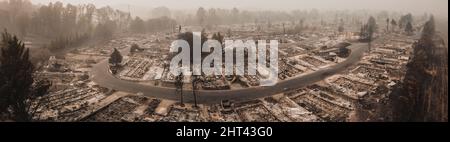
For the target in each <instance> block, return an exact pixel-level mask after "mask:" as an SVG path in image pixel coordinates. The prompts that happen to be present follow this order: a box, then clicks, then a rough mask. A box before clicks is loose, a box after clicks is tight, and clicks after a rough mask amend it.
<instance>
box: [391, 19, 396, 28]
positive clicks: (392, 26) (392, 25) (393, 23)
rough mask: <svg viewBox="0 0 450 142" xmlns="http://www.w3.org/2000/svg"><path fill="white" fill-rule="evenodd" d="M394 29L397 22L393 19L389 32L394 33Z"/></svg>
mask: <svg viewBox="0 0 450 142" xmlns="http://www.w3.org/2000/svg"><path fill="white" fill-rule="evenodd" d="M395 27H397V21H395V20H394V19H392V20H391V30H392V31H394V30H395Z"/></svg>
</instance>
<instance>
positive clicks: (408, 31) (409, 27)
mask: <svg viewBox="0 0 450 142" xmlns="http://www.w3.org/2000/svg"><path fill="white" fill-rule="evenodd" d="M405 32H406V34H407V35H412V34H413V32H414V28H413V26H412V24H411V22H408V23H407V24H406V27H405Z"/></svg>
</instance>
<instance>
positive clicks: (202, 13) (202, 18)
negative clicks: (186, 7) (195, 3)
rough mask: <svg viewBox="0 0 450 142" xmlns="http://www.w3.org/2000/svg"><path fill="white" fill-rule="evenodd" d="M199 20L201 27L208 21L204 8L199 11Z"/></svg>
mask: <svg viewBox="0 0 450 142" xmlns="http://www.w3.org/2000/svg"><path fill="white" fill-rule="evenodd" d="M197 20H198V24H199V25H200V26H204V24H205V20H206V10H205V9H204V8H203V7H200V8H198V10H197Z"/></svg>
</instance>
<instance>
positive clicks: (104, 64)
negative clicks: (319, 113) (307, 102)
mask: <svg viewBox="0 0 450 142" xmlns="http://www.w3.org/2000/svg"><path fill="white" fill-rule="evenodd" d="M349 48H350V49H352V53H351V55H350V56H349V57H348V58H347V60H346V61H344V62H342V63H339V64H337V65H334V66H331V67H328V68H325V69H321V70H318V71H315V72H313V73H310V74H306V75H303V76H300V77H297V78H291V79H288V80H283V81H281V80H280V81H279V82H278V84H277V85H275V86H271V87H253V88H244V89H236V90H198V91H197V92H198V93H197V94H198V95H197V102H198V103H200V104H213V103H220V102H221V101H222V100H234V101H246V100H252V99H257V98H262V97H267V96H271V95H274V94H278V93H282V92H284V91H285V90H286V89H296V88H301V87H305V86H307V85H310V84H313V83H316V82H318V81H321V80H323V79H325V78H326V77H329V76H331V75H334V74H337V73H339V72H341V71H343V70H345V69H347V68H348V67H350V66H351V65H353V64H355V63H357V62H358V61H360V59H361V58H362V55H363V53H364V52H365V51H366V50H367V49H368V46H367V43H355V44H352V45H351V46H350V47H349ZM91 76H92V80H93V81H94V82H96V83H97V84H99V85H100V86H103V87H107V88H111V89H115V90H119V91H125V92H130V93H140V92H141V93H143V94H144V95H145V96H149V97H155V98H162V99H169V100H179V99H180V96H179V95H177V94H176V93H175V88H165V87H156V86H149V85H142V84H138V83H135V82H130V81H125V80H121V79H118V78H116V77H114V76H113V75H112V74H111V73H109V69H108V60H107V59H106V60H103V61H101V62H100V63H98V64H96V65H94V67H93V69H92V72H91ZM183 94H184V96H183V99H184V101H185V102H188V103H192V102H193V100H194V99H193V95H192V91H189V90H185V91H184V92H183Z"/></svg>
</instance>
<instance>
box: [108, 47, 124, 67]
mask: <svg viewBox="0 0 450 142" xmlns="http://www.w3.org/2000/svg"><path fill="white" fill-rule="evenodd" d="M122 58H123V57H122V55H121V54H120V52H119V51H118V50H117V49H116V48H114V51H113V53H111V57H110V58H109V63H110V64H112V65H113V66H118V65H120V63H122Z"/></svg>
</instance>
